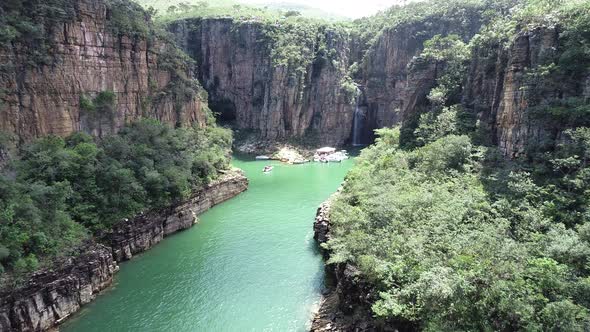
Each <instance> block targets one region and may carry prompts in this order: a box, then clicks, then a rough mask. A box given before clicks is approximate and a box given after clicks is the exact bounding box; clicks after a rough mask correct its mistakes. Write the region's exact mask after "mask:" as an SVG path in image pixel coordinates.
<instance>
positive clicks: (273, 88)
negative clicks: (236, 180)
mask: <svg viewBox="0 0 590 332" xmlns="http://www.w3.org/2000/svg"><path fill="white" fill-rule="evenodd" d="M170 30H171V31H172V32H173V34H174V35H175V36H176V39H177V42H178V44H179V45H180V46H181V47H182V48H183V49H184V50H185V51H186V52H187V53H188V54H189V55H190V56H191V57H193V58H194V59H195V60H196V61H197V66H198V73H199V80H200V81H201V84H203V86H204V87H205V89H206V90H207V91H208V93H209V100H210V103H211V107H212V108H213V109H214V110H215V111H216V112H220V113H221V119H222V120H228V121H233V122H234V123H235V126H236V127H237V128H238V129H246V130H251V131H254V132H257V133H258V134H259V135H260V138H262V139H266V140H277V139H278V140H282V139H287V138H301V137H304V136H310V135H314V136H317V139H318V140H319V142H320V143H321V144H330V145H342V144H344V143H345V142H346V141H347V140H349V139H350V135H351V130H352V121H353V114H354V108H355V102H354V100H351V99H350V98H349V97H347V96H346V94H345V93H344V92H343V91H342V88H341V81H342V79H343V78H344V76H345V75H346V69H347V66H348V63H349V59H348V58H349V53H350V52H349V44H348V40H347V39H346V38H343V37H341V36H338V35H336V34H334V33H331V32H325V39H326V44H327V48H328V49H333V50H335V51H336V54H334V55H333V57H332V61H330V60H328V59H325V58H323V57H316V58H315V59H314V60H313V61H311V62H310V63H308V64H306V65H305V70H304V71H303V72H299V71H295V70H292V69H291V70H289V68H287V66H283V65H281V66H277V65H275V64H273V60H272V57H271V48H272V46H271V42H270V41H268V38H267V37H265V35H264V31H263V30H264V26H263V25H262V24H261V23H257V22H242V23H235V22H233V20H231V19H189V20H183V21H178V22H175V23H173V24H171V26H170ZM301 47H311V48H312V49H313V48H314V45H301ZM314 51H315V50H314Z"/></svg>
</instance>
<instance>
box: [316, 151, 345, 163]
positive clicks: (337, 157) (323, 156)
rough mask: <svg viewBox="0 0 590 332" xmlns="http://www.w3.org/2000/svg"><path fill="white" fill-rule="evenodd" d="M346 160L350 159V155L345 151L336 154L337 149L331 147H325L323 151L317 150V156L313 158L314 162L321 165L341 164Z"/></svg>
mask: <svg viewBox="0 0 590 332" xmlns="http://www.w3.org/2000/svg"><path fill="white" fill-rule="evenodd" d="M345 159H348V154H347V153H346V151H345V150H342V151H338V152H336V149H335V148H331V147H323V148H321V149H317V150H316V153H315V155H314V156H313V160H314V161H316V162H321V163H328V162H332V163H333V162H336V163H339V162H342V161H343V160H345Z"/></svg>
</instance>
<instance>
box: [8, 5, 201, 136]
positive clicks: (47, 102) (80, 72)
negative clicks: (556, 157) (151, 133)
mask: <svg viewBox="0 0 590 332" xmlns="http://www.w3.org/2000/svg"><path fill="white" fill-rule="evenodd" d="M75 7H76V16H75V17H72V18H71V19H70V20H69V21H67V22H62V23H57V24H58V25H59V26H55V27H53V29H51V30H50V32H49V30H48V32H47V35H46V36H45V38H47V40H48V44H50V45H52V46H51V48H50V49H49V50H48V52H49V53H48V54H47V55H46V57H45V59H49V63H31V62H34V60H33V59H34V58H33V56H32V54H33V53H34V52H35V50H34V49H33V47H32V46H30V45H23V44H19V43H16V44H15V45H14V46H13V47H10V48H0V62H1V63H2V64H3V66H2V69H1V70H0V92H1V93H0V131H7V132H11V133H14V134H16V136H17V138H18V139H19V140H20V142H24V141H28V140H30V139H32V138H34V137H40V136H44V135H48V134H56V135H61V136H64V135H67V134H69V133H71V132H74V131H80V130H83V131H87V132H90V133H93V134H95V135H105V134H109V133H112V132H114V131H116V130H117V129H118V128H120V127H121V126H122V125H123V124H124V123H126V122H129V121H132V120H134V119H137V118H139V117H146V116H147V117H153V118H157V119H159V120H161V121H163V122H167V123H171V124H173V125H175V124H177V123H182V124H192V123H201V124H203V123H204V122H205V117H204V114H203V110H202V108H203V107H204V104H205V103H206V100H200V99H199V97H198V96H195V97H192V98H190V100H182V101H181V102H180V103H178V101H177V99H176V97H175V96H174V94H173V93H171V92H170V87H171V84H174V83H175V80H177V77H175V75H177V74H178V73H181V74H182V73H187V68H182V66H178V65H173V66H176V68H163V66H162V63H161V62H162V61H160V60H162V54H163V53H165V52H166V51H167V50H168V49H169V48H170V47H171V45H170V44H167V43H166V42H163V41H161V40H159V39H157V38H152V39H150V40H148V39H146V38H143V37H133V36H127V35H115V34H114V33H112V30H111V29H110V28H109V22H110V21H109V20H110V19H111V18H110V13H109V11H108V10H107V6H106V4H105V2H104V1H103V0H98V1H97V0H77V3H76V6H75ZM146 20H147V18H146ZM146 24H147V23H146ZM103 91H112V92H114V93H115V95H116V105H115V110H114V112H113V114H108V115H105V114H102V115H100V116H102V117H104V119H103V120H102V121H100V122H99V123H95V122H96V121H94V120H91V118H92V116H93V114H88V113H85V112H84V111H83V110H81V108H80V97H81V96H87V97H89V98H93V97H95V96H96V95H97V94H98V93H100V92H103Z"/></svg>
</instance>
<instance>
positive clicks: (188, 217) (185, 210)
mask: <svg viewBox="0 0 590 332" xmlns="http://www.w3.org/2000/svg"><path fill="white" fill-rule="evenodd" d="M247 188H248V179H246V177H245V176H244V175H243V174H241V173H228V174H226V175H224V176H222V177H221V178H220V179H218V180H216V181H215V182H213V183H211V184H209V185H208V186H207V187H206V188H204V189H202V190H199V191H197V192H195V193H194V194H193V195H192V196H191V197H190V198H189V199H188V200H186V201H184V202H182V203H180V204H177V205H174V206H171V207H169V208H167V209H164V210H161V211H152V212H149V213H146V214H142V215H139V216H137V217H135V218H132V219H131V220H126V221H123V222H121V223H119V224H117V225H115V227H113V230H112V233H111V234H109V235H108V236H107V239H106V242H107V243H109V245H110V246H111V247H112V248H113V256H114V257H115V259H116V260H117V261H124V260H129V259H131V257H133V255H135V254H138V253H140V252H143V251H146V250H148V249H150V248H151V247H153V246H154V245H156V244H157V243H159V242H160V241H162V239H163V238H164V237H166V236H168V235H170V234H172V233H175V232H177V231H180V230H184V229H187V228H190V227H191V226H192V225H194V224H195V223H197V215H199V214H200V213H202V212H204V211H206V210H208V209H209V208H211V207H212V206H214V205H217V204H219V203H221V202H224V201H226V200H228V199H230V198H232V197H234V196H236V195H237V194H239V193H241V192H243V191H245V190H246V189H247Z"/></svg>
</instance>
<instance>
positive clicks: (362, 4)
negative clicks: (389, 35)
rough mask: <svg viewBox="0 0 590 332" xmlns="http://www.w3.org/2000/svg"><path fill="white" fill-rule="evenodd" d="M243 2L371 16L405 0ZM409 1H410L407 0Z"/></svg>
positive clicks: (264, 0)
mask: <svg viewBox="0 0 590 332" xmlns="http://www.w3.org/2000/svg"><path fill="white" fill-rule="evenodd" d="M239 1H240V2H242V3H249V4H264V3H285V2H287V3H296V4H301V5H305V6H309V7H315V8H318V9H321V10H323V11H326V12H329V13H333V14H335V15H339V16H345V17H350V18H359V17H363V16H369V15H372V14H375V13H376V12H378V11H380V10H383V9H387V8H389V7H391V6H393V5H395V4H402V3H404V1H403V0H239ZM407 2H409V1H407Z"/></svg>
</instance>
